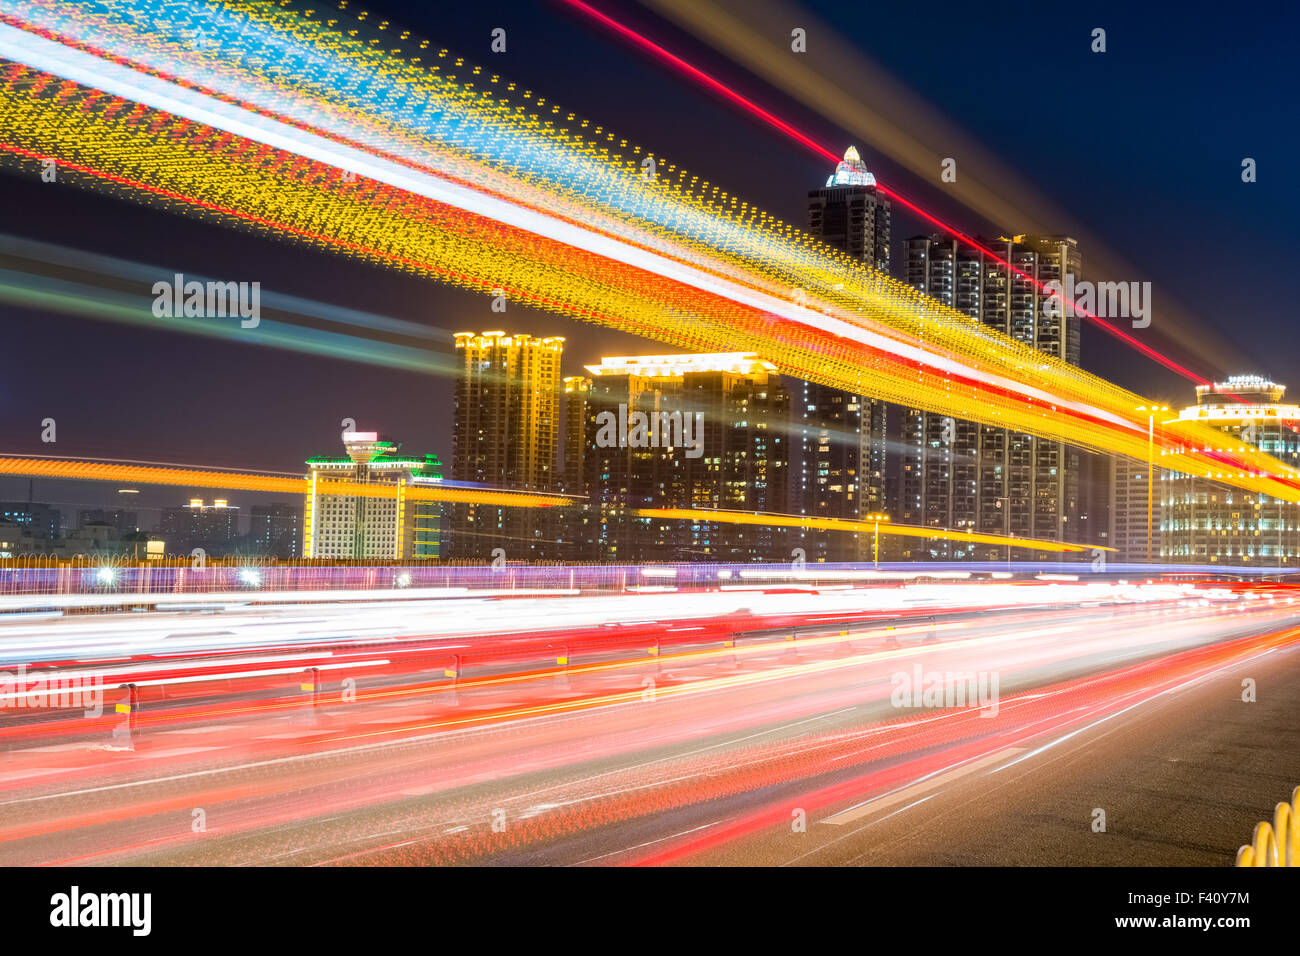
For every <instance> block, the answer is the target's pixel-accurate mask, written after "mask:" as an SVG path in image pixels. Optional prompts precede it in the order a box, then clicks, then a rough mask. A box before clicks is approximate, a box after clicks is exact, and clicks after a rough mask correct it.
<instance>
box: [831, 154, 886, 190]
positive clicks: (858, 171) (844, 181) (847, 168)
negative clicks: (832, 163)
mask: <svg viewBox="0 0 1300 956" xmlns="http://www.w3.org/2000/svg"><path fill="white" fill-rule="evenodd" d="M875 184H876V177H875V176H873V175H871V173H869V172H868V171H867V164H866V163H864V162H863V161H862V157H861V156H859V155H858V148H857V147H856V146H850V147H849V148H848V149H846V150H845V151H844V158H843V159H842V160H840V162H839V165H838V166H836V167H835V174H834V175H833V176H831V177H830V178H829V179H827V180H826V185H827V186H874V185H875Z"/></svg>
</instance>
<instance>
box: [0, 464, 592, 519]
mask: <svg viewBox="0 0 1300 956" xmlns="http://www.w3.org/2000/svg"><path fill="white" fill-rule="evenodd" d="M0 475H15V476H21V477H24V478H59V479H67V480H78V481H110V482H117V483H128V484H141V485H179V486H182V487H188V488H222V489H226V490H229V491H262V492H275V493H281V494H290V495H307V494H310V493H311V484H312V483H311V481H310V480H309V479H307V478H290V477H286V476H284V475H266V474H255V473H250V472H236V471H216V470H210V469H198V468H160V467H156V466H150V465H130V464H115V463H111V462H97V461H79V460H76V459H69V458H38V457H21V458H20V457H12V456H10V457H0ZM316 491H317V493H319V494H328V495H349V496H356V497H363V498H393V499H397V498H399V497H405V498H407V499H410V500H413V501H447V502H460V503H477V504H486V505H500V506H503V507H508V508H509V507H517V508H524V507H527V508H546V507H553V506H556V505H565V504H569V503H570V502H571V501H572V500H573V499H572V498H569V497H566V496H564V495H551V494H538V493H534V492H522V491H494V490H491V489H486V488H484V489H476V488H463V487H446V486H439V485H438V484H436V483H434V482H430V483H427V484H405V485H401V486H398V485H382V484H366V483H363V482H356V481H333V480H328V479H323V478H318V479H317V480H316Z"/></svg>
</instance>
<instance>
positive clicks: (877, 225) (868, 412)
mask: <svg viewBox="0 0 1300 956" xmlns="http://www.w3.org/2000/svg"><path fill="white" fill-rule="evenodd" d="M891 214H892V208H891V204H890V201H889V200H888V199H886V198H885V197H884V196H882V195H880V194H879V193H878V191H877V189H876V178H875V176H873V175H872V174H871V172H870V171H869V170H868V169H867V167H866V164H865V163H864V162H863V161H862V157H861V156H859V155H858V151H857V149H855V148H854V147H852V146H850V147H849V148H848V150H846V151H845V153H844V159H843V160H841V161H840V163H839V165H837V166H836V167H835V172H834V173H832V174H831V176H830V178H828V179H827V180H826V185H825V186H823V187H822V188H821V189H815V190H813V191H811V192H810V193H808V231H809V232H810V233H811V234H812V235H814V236H816V237H817V238H819V239H821V240H822V241H823V242H825V243H826V244H827V245H829V246H832V247H833V248H836V249H839V250H841V251H843V252H845V253H847V254H848V255H849V256H851V257H852V258H853V259H856V260H857V261H859V262H862V263H864V264H865V265H867V266H869V267H871V268H873V269H876V270H877V271H880V272H885V273H887V272H888V271H889V259H890V255H889V242H890V217H891ZM790 391H791V393H792V394H791V402H792V410H791V436H792V438H793V439H794V442H793V446H792V459H791V480H792V487H791V506H792V508H793V509H794V511H795V512H796V513H798V514H802V515H806V516H808V517H815V518H839V519H844V520H849V521H856V520H861V519H862V517H863V516H864V515H867V514H871V513H874V512H879V511H882V510H883V509H884V508H885V507H886V498H885V480H886V470H887V463H886V435H887V428H888V415H887V408H888V406H887V405H886V404H885V403H884V402H881V401H878V400H876V399H873V398H870V397H869V396H865V395H854V394H852V393H849V392H845V391H842V390H841V389H837V388H831V387H830V386H827V385H820V384H817V383H815V382H805V381H801V380H794V379H792V380H791V381H790ZM789 537H790V540H789V543H790V545H791V547H799V548H802V549H803V551H804V553H805V556H806V559H807V560H809V561H858V560H862V559H863V558H864V557H865V556H866V550H867V549H870V548H871V543H872V536H871V535H869V534H862V535H857V534H848V533H845V532H839V531H836V532H827V531H808V532H802V533H799V532H792V533H791V535H790V536H789Z"/></svg>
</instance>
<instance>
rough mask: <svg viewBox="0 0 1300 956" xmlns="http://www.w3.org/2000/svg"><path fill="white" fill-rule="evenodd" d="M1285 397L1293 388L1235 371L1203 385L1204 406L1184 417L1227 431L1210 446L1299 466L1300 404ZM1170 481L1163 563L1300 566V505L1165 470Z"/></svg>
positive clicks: (1181, 417) (1200, 402)
mask: <svg viewBox="0 0 1300 956" xmlns="http://www.w3.org/2000/svg"><path fill="white" fill-rule="evenodd" d="M1285 394H1286V386H1285V385H1278V384H1276V383H1274V382H1271V381H1269V380H1268V379H1265V378H1260V377H1259V376H1254V375H1241V376H1234V377H1232V378H1229V379H1228V380H1227V381H1226V382H1221V383H1215V384H1214V385H1198V386H1197V388H1196V404H1195V405H1191V406H1188V407H1187V408H1184V409H1182V410H1181V411H1180V412H1179V413H1178V418H1177V421H1179V422H1188V421H1196V422H1200V423H1202V424H1206V425H1212V426H1214V427H1215V428H1218V429H1219V430H1221V431H1222V432H1223V444H1222V445H1221V446H1220V447H1218V448H1204V449H1202V450H1203V451H1206V452H1215V451H1237V450H1239V449H1241V448H1244V447H1247V446H1252V445H1253V446H1254V447H1256V448H1258V449H1259V450H1260V451H1263V452H1266V453H1268V454H1269V455H1272V456H1273V457H1274V458H1276V459H1278V461H1280V462H1282V463H1283V464H1284V465H1286V466H1288V467H1289V468H1292V469H1294V468H1296V467H1297V466H1300V406H1296V405H1290V404H1286V403H1285V402H1284V401H1283V399H1284V396H1285ZM1232 396H1235V397H1232ZM1239 399H1241V400H1244V401H1240V400H1239ZM1168 450H1169V449H1167V448H1162V449H1161V453H1162V454H1163V453H1165V452H1166V451H1168ZM1177 450H1182V449H1177ZM1162 485H1163V486H1164V487H1163V492H1162V495H1161V497H1162V499H1163V501H1162V507H1161V513H1160V525H1161V529H1160V530H1161V534H1160V554H1161V558H1162V559H1163V560H1165V561H1167V562H1170V563H1174V564H1223V565H1231V566H1237V565H1242V566H1249V567H1291V566H1295V565H1296V564H1300V505H1298V504H1295V503H1291V502H1286V501H1282V500H1280V499H1277V498H1273V497H1270V496H1269V495H1264V494H1260V493H1258V492H1251V491H1244V490H1242V489H1240V488H1233V487H1231V486H1228V485H1223V484H1220V483H1218V482H1216V481H1213V480H1211V479H1207V478H1201V477H1197V476H1193V475H1188V474H1184V473H1181V472H1177V471H1169V472H1166V473H1164V481H1163V482H1162Z"/></svg>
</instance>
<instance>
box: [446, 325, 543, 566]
mask: <svg viewBox="0 0 1300 956" xmlns="http://www.w3.org/2000/svg"><path fill="white" fill-rule="evenodd" d="M455 338H456V356H457V361H458V364H459V366H460V372H459V375H458V377H457V379H456V405H455V419H454V424H453V432H452V462H451V466H452V467H451V471H452V479H453V480H455V481H457V482H468V483H472V484H476V485H483V486H485V487H490V488H506V489H511V490H516V491H548V492H554V491H558V490H559V489H560V485H561V476H560V474H559V471H558V464H557V462H558V457H557V456H558V452H559V438H560V407H559V406H560V394H561V382H560V358H561V356H562V354H563V351H564V339H563V338H561V337H559V336H552V337H547V338H535V337H533V336H531V335H511V334H507V333H506V332H501V331H496V332H483V333H481V334H475V333H473V332H458V333H456V336H455ZM451 511H452V515H453V519H452V554H453V555H454V556H455V557H458V558H478V559H482V560H487V559H488V558H489V557H490V556H491V553H492V551H493V550H494V549H495V548H498V547H501V548H504V549H505V551H506V554H507V556H508V557H509V558H510V559H511V560H530V559H536V558H552V557H556V556H557V553H558V550H559V548H558V545H557V540H558V539H559V537H560V534H561V526H560V519H559V518H558V517H557V516H556V515H555V514H553V513H552V512H554V511H555V509H550V508H547V509H532V508H500V507H484V506H481V505H457V506H455V507H454V508H453V509H451Z"/></svg>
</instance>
